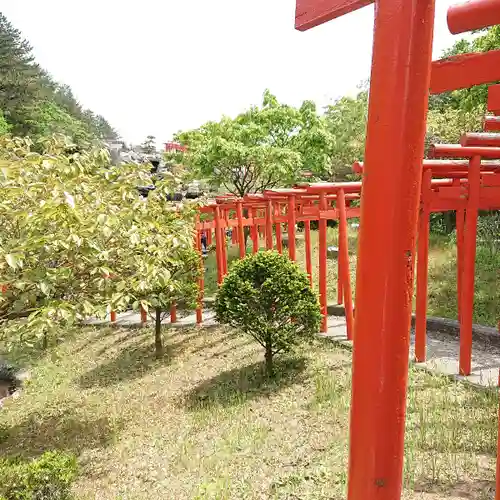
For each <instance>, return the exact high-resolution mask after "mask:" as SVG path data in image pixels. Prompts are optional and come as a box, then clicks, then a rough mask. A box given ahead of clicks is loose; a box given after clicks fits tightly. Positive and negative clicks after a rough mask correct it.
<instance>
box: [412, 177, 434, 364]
mask: <svg viewBox="0 0 500 500" xmlns="http://www.w3.org/2000/svg"><path fill="white" fill-rule="evenodd" d="M431 182H432V170H431V169H426V170H424V175H423V180H422V195H421V207H420V218H419V221H418V222H419V226H418V247H417V253H418V259H417V307H416V321H415V361H417V363H423V362H424V361H425V358H426V343H427V280H428V267H429V229H430V190H431Z"/></svg>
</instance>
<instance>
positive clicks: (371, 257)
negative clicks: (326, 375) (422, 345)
mask: <svg viewBox="0 0 500 500" xmlns="http://www.w3.org/2000/svg"><path fill="white" fill-rule="evenodd" d="M370 3H372V2H371V0H297V9H296V28H297V29H299V30H307V29H309V28H312V27H314V26H318V25H319V24H322V23H324V22H326V21H330V20H332V19H334V18H336V17H339V16H342V15H344V14H347V13H349V12H352V11H354V10H356V9H359V8H361V7H364V6H366V5H368V4H370ZM499 10H500V1H499V0H472V1H470V2H468V3H467V4H465V5H462V6H459V7H456V8H453V7H452V8H451V9H450V11H449V24H450V28H451V29H452V30H454V31H455V32H462V31H468V30H472V29H478V28H483V27H486V26H490V25H492V24H495V23H497V22H500V21H499ZM434 15H435V5H434V0H378V1H377V2H376V5H375V28H374V42H373V45H374V46H373V60H372V71H371V79H370V81H371V84H370V97H369V111H368V125H367V142H366V151H365V162H366V169H365V175H364V181H363V202H362V206H361V219H362V221H363V223H362V225H361V230H360V237H359V249H358V268H357V287H356V341H355V342H354V350H353V387H352V402H351V427H350V455H349V481H348V498H349V499H350V500H372V499H384V500H397V499H399V498H400V497H401V490H402V470H403V445H404V430H405V415H406V391H407V379H408V350H409V330H410V316H411V293H410V290H411V288H412V287H411V283H412V281H413V271H414V262H415V252H414V250H415V239H416V232H417V214H418V204H419V200H420V191H421V179H422V175H421V174H422V158H423V152H424V137H425V126H426V115H427V105H428V92H429V88H430V89H431V91H432V92H435V93H437V92H444V91H446V90H454V89H456V88H463V87H469V86H471V85H477V84H480V83H489V82H492V81H496V80H500V51H493V52H490V53H485V54H474V55H467V56H459V57H455V58H449V59H447V60H446V61H444V62H439V61H438V62H437V63H432V36H433V27H434ZM431 68H432V79H431ZM388 155H390V157H391V161H387V156H388ZM382 232H383V233H384V238H380V234H382Z"/></svg>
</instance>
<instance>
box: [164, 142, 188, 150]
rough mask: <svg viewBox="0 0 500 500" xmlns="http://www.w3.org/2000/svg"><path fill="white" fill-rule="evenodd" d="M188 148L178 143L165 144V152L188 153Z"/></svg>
mask: <svg viewBox="0 0 500 500" xmlns="http://www.w3.org/2000/svg"><path fill="white" fill-rule="evenodd" d="M186 150H187V148H186V147H185V146H183V145H182V144H179V143H178V142H166V143H165V151H181V152H184V151H186Z"/></svg>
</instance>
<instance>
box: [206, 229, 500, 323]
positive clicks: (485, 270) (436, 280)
mask: <svg viewBox="0 0 500 500" xmlns="http://www.w3.org/2000/svg"><path fill="white" fill-rule="evenodd" d="M299 234H300V233H299ZM261 244H263V241H262V240H261ZM327 244H328V246H331V245H332V246H337V247H338V231H337V230H336V229H332V228H328V233H327ZM311 247H312V262H313V280H314V283H315V284H316V287H317V284H318V283H319V268H318V258H319V255H318V232H317V231H312V232H311ZM248 251H249V252H250V251H251V249H250V247H249V248H248ZM356 251H357V231H356V230H353V229H349V266H350V271H351V276H352V281H351V287H352V292H353V294H354V293H355V290H356ZM238 255H239V253H238V249H237V247H236V246H231V245H230V246H229V247H228V261H229V265H230V264H231V262H233V261H234V260H236V259H237V258H238ZM297 262H298V263H299V264H301V265H302V266H303V268H304V269H305V248H304V241H303V239H300V238H299V239H298V240H297ZM205 268H206V279H205V294H206V295H207V296H212V295H215V293H216V292H217V269H216V263H215V253H212V254H210V255H209V257H208V258H207V259H206V263H205ZM337 271H338V269H337V260H336V259H328V267H327V283H328V302H330V303H337V280H338V272H337ZM499 273H500V253H499V252H496V253H494V252H493V253H492V252H491V251H490V250H488V248H485V247H481V246H478V248H477V256H476V282H475V283H476V284H475V296H474V317H473V320H474V322H475V323H478V324H482V325H489V326H496V325H497V324H498V320H499V318H500V287H499V286H498V283H500V275H499ZM428 314H429V316H438V317H443V318H449V319H457V317H458V312H457V269H456V245H455V244H454V243H453V242H451V241H450V238H449V237H446V236H439V235H434V234H432V235H431V239H430V247H429V288H428Z"/></svg>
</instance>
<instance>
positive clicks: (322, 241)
mask: <svg viewBox="0 0 500 500" xmlns="http://www.w3.org/2000/svg"><path fill="white" fill-rule="evenodd" d="M326 209H327V205H326V195H325V193H324V192H321V193H320V195H319V211H320V219H319V303H320V306H321V316H322V321H321V331H322V332H323V333H326V332H327V331H328V325H327V320H328V312H327V304H328V296H327V293H328V289H327V283H326V269H327V257H328V255H327V253H328V249H327V245H326V230H327V221H326V219H323V218H321V213H322V212H324V211H326Z"/></svg>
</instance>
